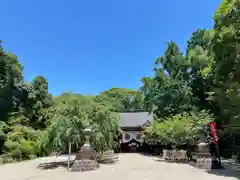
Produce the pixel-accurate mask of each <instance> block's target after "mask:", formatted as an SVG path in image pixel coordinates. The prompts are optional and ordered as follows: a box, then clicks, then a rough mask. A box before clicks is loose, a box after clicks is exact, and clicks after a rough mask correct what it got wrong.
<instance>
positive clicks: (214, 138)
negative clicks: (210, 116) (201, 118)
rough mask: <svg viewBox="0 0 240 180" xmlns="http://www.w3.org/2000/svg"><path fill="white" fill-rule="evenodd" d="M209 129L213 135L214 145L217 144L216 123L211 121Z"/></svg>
mask: <svg viewBox="0 0 240 180" xmlns="http://www.w3.org/2000/svg"><path fill="white" fill-rule="evenodd" d="M210 126H211V130H212V136H213V143H214V144H215V145H216V144H217V130H216V128H217V127H216V123H215V122H211V123H210Z"/></svg>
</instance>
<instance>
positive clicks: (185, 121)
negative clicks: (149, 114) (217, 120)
mask: <svg viewBox="0 0 240 180" xmlns="http://www.w3.org/2000/svg"><path fill="white" fill-rule="evenodd" d="M210 121H213V118H212V117H211V116H210V115H209V114H208V113H207V112H206V111H201V112H198V113H195V112H189V113H182V114H177V115H174V116H170V117H168V118H167V119H164V121H163V120H155V121H154V122H153V124H152V125H151V126H150V127H148V128H147V136H146V137H145V138H146V141H149V142H151V141H156V140H157V141H160V142H161V143H162V144H165V145H168V144H172V145H184V144H191V145H192V144H194V143H195V141H196V140H197V138H198V135H199V131H200V129H199V128H202V127H203V126H204V125H207V124H208V123H209V122H210Z"/></svg>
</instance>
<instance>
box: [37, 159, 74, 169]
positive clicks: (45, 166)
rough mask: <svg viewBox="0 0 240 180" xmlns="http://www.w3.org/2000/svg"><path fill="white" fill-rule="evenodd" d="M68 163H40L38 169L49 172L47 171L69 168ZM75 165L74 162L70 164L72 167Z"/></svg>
mask: <svg viewBox="0 0 240 180" xmlns="http://www.w3.org/2000/svg"><path fill="white" fill-rule="evenodd" d="M67 165H68V163H67V162H48V163H40V164H39V165H38V166H37V168H39V169H41V170H47V169H56V168H59V167H64V168H67ZM72 165H73V161H71V162H70V167H71V166H72Z"/></svg>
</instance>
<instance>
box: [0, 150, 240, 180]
mask: <svg viewBox="0 0 240 180" xmlns="http://www.w3.org/2000/svg"><path fill="white" fill-rule="evenodd" d="M45 161H46V158H45V159H44V158H40V159H36V160H33V161H28V162H23V163H15V164H8V165H3V166H0V180H79V179H85V180H236V179H237V178H234V177H224V176H218V175H214V174H209V173H206V172H204V171H202V170H198V169H195V168H193V167H191V166H190V165H187V164H177V163H166V162H163V161H159V160H157V159H156V158H153V157H148V156H144V155H140V154H119V161H118V162H117V163H116V164H113V165H101V167H100V168H99V169H98V170H96V171H89V172H66V169H64V168H57V169H51V170H39V169H37V168H36V166H37V165H38V164H39V163H40V162H45Z"/></svg>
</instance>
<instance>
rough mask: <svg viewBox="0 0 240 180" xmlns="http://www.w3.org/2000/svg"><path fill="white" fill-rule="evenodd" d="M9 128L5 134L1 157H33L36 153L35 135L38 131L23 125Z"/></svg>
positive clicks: (24, 158) (22, 158)
mask: <svg viewBox="0 0 240 180" xmlns="http://www.w3.org/2000/svg"><path fill="white" fill-rule="evenodd" d="M11 130H12V131H10V132H9V133H7V134H6V138H5V139H6V142H5V143H4V147H3V151H4V153H5V154H4V156H3V157H4V158H3V159H6V157H9V156H10V155H11V157H12V159H13V160H14V161H20V160H27V159H32V158H35V157H36V156H37V153H38V147H37V136H38V134H39V133H38V132H37V131H34V130H33V129H32V128H29V127H24V126H14V127H12V128H11ZM6 154H7V155H6ZM4 161H5V160H4Z"/></svg>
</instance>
